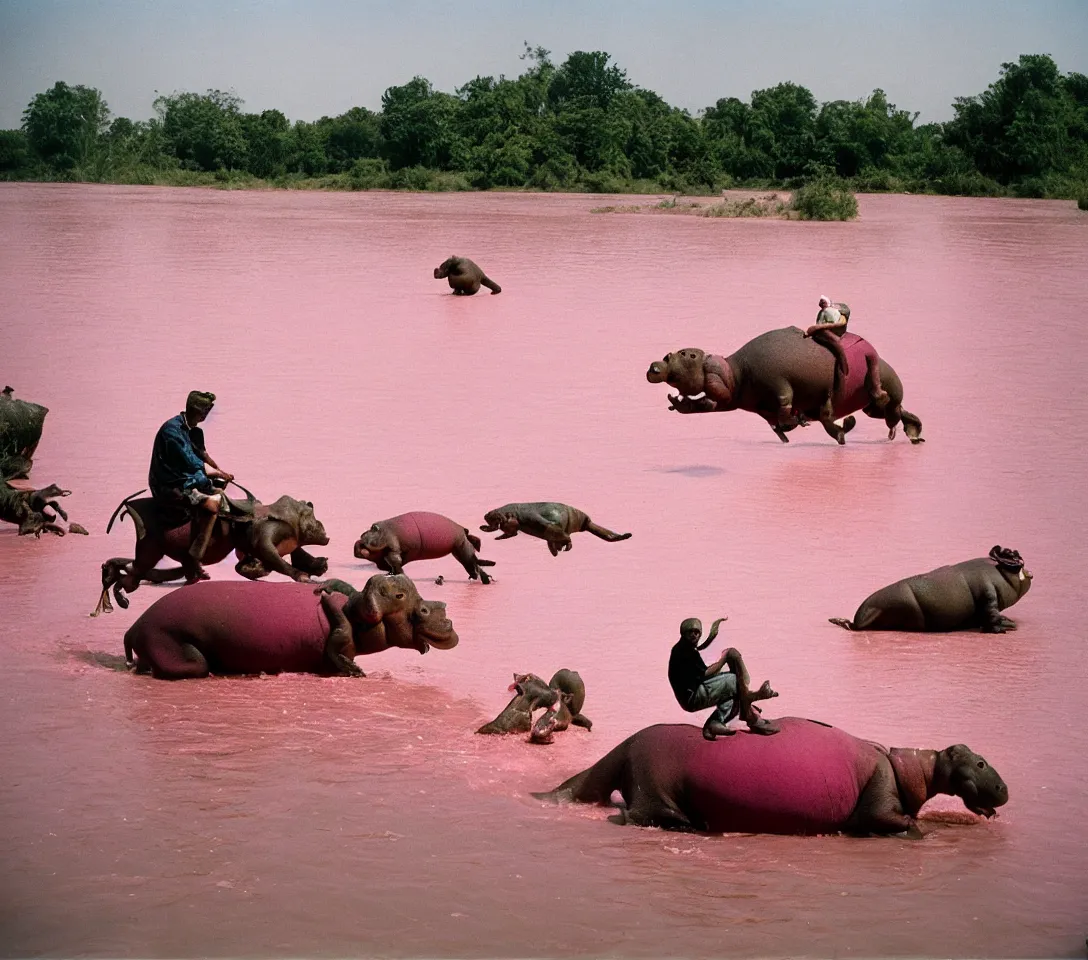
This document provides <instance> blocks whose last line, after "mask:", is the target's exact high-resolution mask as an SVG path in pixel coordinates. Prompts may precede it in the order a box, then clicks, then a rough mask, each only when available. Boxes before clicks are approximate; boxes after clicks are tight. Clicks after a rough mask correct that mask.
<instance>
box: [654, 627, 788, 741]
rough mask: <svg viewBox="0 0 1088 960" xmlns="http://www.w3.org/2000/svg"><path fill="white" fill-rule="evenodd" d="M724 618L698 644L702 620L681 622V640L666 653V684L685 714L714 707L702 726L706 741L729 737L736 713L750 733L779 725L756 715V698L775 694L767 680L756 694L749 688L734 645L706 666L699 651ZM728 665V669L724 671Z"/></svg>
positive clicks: (766, 731)
mask: <svg viewBox="0 0 1088 960" xmlns="http://www.w3.org/2000/svg"><path fill="white" fill-rule="evenodd" d="M725 619H726V617H719V618H718V619H717V620H715V621H714V623H713V624H712V625H711V627H710V634H709V636H707V638H706V641H705V642H704V643H702V644H700V643H699V638H700V637H701V636H702V635H703V624H702V621H700V620H698V619H696V618H694V617H692V618H691V619H689V620H685V621H684V622H683V623H681V624H680V639H679V641H677V643H676V644H674V645H673V648H672V653H671V654H670V655H669V683H670V684H671V685H672V692H673V693H674V694H675V695H676V702H677V703H679V704H680V706H681V707H683V708H684V709H685V710H686V711H688V713H695V712H697V711H699V710H705V709H706V708H707V707H716V709H715V711H714V712H713V713H712V714H711V715H710V716H709V717H708V718H707V721H706V723H705V724H704V725H703V736H704V737H705V738H706V739H707V740H716V739H717V738H718V737H727V736H732V735H733V734H734V733H736V731H735V730H730V729H729V727H728V726H727V724H728V723H729V721H730V720H732V719H733V717H735V716H738V715H739V716H741V717H742V718H743V719H744V720H745V722H746V723H747V724H748V729H749V730H751V731H752V733H763V734H772V733H778V728H777V727H776V726H774V724H772V723H770V722H769V721H767V720H764V719H763V718H762V717H760V715H759V708H758V707H756V705H755V704H754V703H753V701H755V700H767V699H769V698H770V697H777V696H778V694H777V693H775V691H773V690H772V689H771V685H770V683H767V682H764V684H763V686H762V687H760V688H759V690H758V691H756V692H755V693H751V692H750V691H749V690H748V670H747V669H746V668H745V666H744V660H743V659H742V658H741V655H740V652H739V651H738V650H736V649H734V648H733V647H730V648H729V649H728V650H726V651H725V652H724V653H723V654H722V655H721V656H720V657H719V658H718V659H717V660H715V661H714V662H713V663H712V664H710V666H709V667H708V666H707V665H706V663H705V662H704V661H703V658H702V656H700V654H699V651H700V650H705V649H706V648H707V647H709V646H710V644H712V643H713V642H714V638H715V637H717V635H718V627H719V626H720V625H721V623H722V621H723V620H725ZM726 666H728V667H729V670H728V671H727V672H723V668H724V667H726Z"/></svg>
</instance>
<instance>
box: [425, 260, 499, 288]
mask: <svg viewBox="0 0 1088 960" xmlns="http://www.w3.org/2000/svg"><path fill="white" fill-rule="evenodd" d="M434 278H435V280H443V279H445V280H448V281H449V284H450V286H451V287H452V288H453V292H454V294H456V295H458V296H464V297H471V296H472V295H473V294H474V293H476V292H478V291H479V289H480V286H481V285H483V286H485V287H487V289H488V290H490V291H491V295H492V296H494V295H495V294H496V293H502V287H500V286H499V285H498V284H497V283H496V282H495V281H494V280H491V279H489V278H488V276H487V274H486V273H484V272H483V270H481V269H480V268H479V267H478V266H476V264H475V263H473V262H472V261H471V260H469V258H468V257H452V256H451V257H449V258H448V259H447V260H445V261H443V262H442V263H440V264H439V265H438V266H437V267H435V268H434Z"/></svg>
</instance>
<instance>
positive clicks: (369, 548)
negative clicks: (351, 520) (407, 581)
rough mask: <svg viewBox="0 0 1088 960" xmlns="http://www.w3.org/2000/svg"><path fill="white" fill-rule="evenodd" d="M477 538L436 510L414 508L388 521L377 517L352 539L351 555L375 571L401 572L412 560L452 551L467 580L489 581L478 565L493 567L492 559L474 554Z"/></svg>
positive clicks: (432, 557) (478, 543)
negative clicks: (376, 568)
mask: <svg viewBox="0 0 1088 960" xmlns="http://www.w3.org/2000/svg"><path fill="white" fill-rule="evenodd" d="M479 549H480V538H479V537H477V536H474V535H473V534H471V533H469V532H468V530H467V529H466V528H465V527H462V526H461V524H459V523H454V522H453V521H452V520H451V519H450V518H449V517H444V516H442V514H440V513H427V512H426V511H423V510H415V511H413V512H412V513H402V514H400V515H399V516H396V517H391V518H390V519H388V520H379V521H378V522H377V523H375V524H373V525H372V526H371V528H370V529H369V530H367V531H366V533H364V534H363V535H362V536H361V537H359V539H358V540H356V541H355V556H356V557H357V558H358V559H359V560H370V561H372V562H373V563H375V564H377V566H378V569H379V570H385V571H386V572H387V573H394V574H401V573H404V564H406V563H411V562H412V561H413V560H434V559H436V558H438V557H444V556H446V555H447V554H451V553H452V554H453V555H454V556H455V557H456V558H457V560H458V561H459V562H460V564H461V566H462V567H464V568H465V570H466V571H468V575H469V577H470V578H471V579H473V580H476V579H479V580H480V581H482V582H483V583H490V582H491V578H490V577H489V576H488V575H487V574H486V573H485V572H484V571H483V570H481V569H480V568H481V567H484V566H487V567H493V566H494V565H495V562H494V561H493V560H481V559H480V558H479V557H478V556H476V551H477V550H479Z"/></svg>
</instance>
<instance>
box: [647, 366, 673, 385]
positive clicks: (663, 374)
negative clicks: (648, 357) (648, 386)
mask: <svg viewBox="0 0 1088 960" xmlns="http://www.w3.org/2000/svg"><path fill="white" fill-rule="evenodd" d="M668 378H669V368H668V365H667V364H665V363H662V362H661V361H660V360H655V361H654V362H653V363H651V364H650V369H649V370H647V371H646V379H647V380H649V381H650V383H664V382H665V381H666V380H667V379H668Z"/></svg>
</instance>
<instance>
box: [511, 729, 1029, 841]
mask: <svg viewBox="0 0 1088 960" xmlns="http://www.w3.org/2000/svg"><path fill="white" fill-rule="evenodd" d="M776 722H777V723H778V725H779V727H780V729H779V732H778V734H777V735H776V736H773V737H763V736H760V735H758V734H754V733H750V732H748V731H741V732H739V733H738V734H737V735H736V736H735V737H730V738H728V739H725V740H717V741H708V740H705V739H704V738H703V735H702V731H701V730H700V729H699V728H698V727H696V726H692V725H691V724H685V723H679V724H657V725H656V726H652V727H646V728H644V729H642V730H640V731H639V732H638V733H636V734H633V735H632V736H630V737H628V738H627V739H626V740H624V741H623V743H621V744H620V745H619V746H617V747H615V748H614V749H613V750H612V751H611V752H610V753H608V754H606V755H605V756H604V757H603V758H601V759H600V760H598V761H597V762H596V763H595V764H594V765H593V766H592V767H590V768H589V769H588V770H583V771H582V772H581V773H579V774H577V775H575V776H573V777H571V778H570V779H569V780H565V781H564V782H563V783H561V784H560V785H559V786H558V787H556V788H555V789H554V790H551V791H550V792H548V793H534V794H533V796H534V797H537V798H538V799H541V800H549V801H552V802H559V801H561V800H573V801H574V802H576V803H596V804H599V805H602V806H603V805H606V804H608V803H609V802H610V799H611V796H612V792H613V791H614V790H619V791H620V792H621V793H622V794H623V800H624V807H623V808H621V811H620V813H619V814H618V815H617V816H614V817H610V818H609V819H610V820H613V822H616V823H631V824H636V825H638V826H644V827H663V828H664V829H667V830H681V831H689V832H706V833H778V834H820V833H840V832H842V833H852V834H860V835H873V834H875V835H881V836H887V835H890V834H904V833H905V834H906V835H907V836H910V837H913V838H920V837H921V830H920V829H919V827H918V822H917V816H918V811H919V810H920V809H921V807H922V804H924V803H925V802H926V801H927V800H928V799H929V798H930V797H933V796H935V795H936V794H938V793H946V794H951V795H953V796H958V797H960V798H961V799H962V800H963V803H964V806H966V807H967V809H968V810H970V811H971V812H972V813H975V814H978V815H979V816H984V817H987V818H988V817H992V816H994V811H995V808H997V807H1000V806H1002V805H1004V804H1005V803H1007V802H1008V799H1009V792H1008V788H1007V787H1006V786H1005V784H1004V782H1003V781H1002V780H1001V777H999V776H998V774H997V771H996V770H994V769H993V767H991V766H990V765H989V764H988V763H987V762H986V761H985V760H984V759H983V758H982V757H980V756H979V755H978V754H977V753H974V752H973V751H972V750H971V749H970V748H968V747H967V746H965V745H964V744H962V743H958V744H956V745H954V746H951V747H948V748H946V749H944V750H915V749H911V748H902V747H893V748H892V749H890V750H889V749H887V748H886V747H882V746H880V745H879V744H876V743H872V742H870V741H868V740H859V739H858V738H857V737H852V736H851V735H850V734H848V733H846V732H844V731H842V730H839V729H837V728H836V727H832V726H830V725H828V724H825V723H821V722H819V721H816V720H806V719H803V718H799V717H782V718H779V719H777V721H776Z"/></svg>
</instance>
